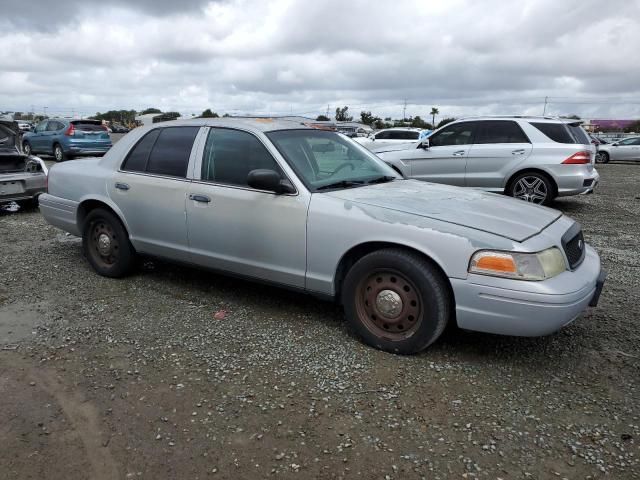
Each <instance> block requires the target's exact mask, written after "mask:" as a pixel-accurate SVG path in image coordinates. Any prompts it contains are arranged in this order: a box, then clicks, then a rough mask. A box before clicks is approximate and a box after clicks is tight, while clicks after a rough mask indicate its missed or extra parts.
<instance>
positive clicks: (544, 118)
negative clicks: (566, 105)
mask: <svg viewBox="0 0 640 480" xmlns="http://www.w3.org/2000/svg"><path fill="white" fill-rule="evenodd" d="M461 120H465V121H468V120H474V121H478V120H525V121H529V122H531V121H533V122H540V123H574V124H580V123H582V120H577V119H575V118H560V117H549V116H539V117H538V116H535V115H483V116H477V117H463V118H458V119H457V120H456V121H458V122H459V121H461Z"/></svg>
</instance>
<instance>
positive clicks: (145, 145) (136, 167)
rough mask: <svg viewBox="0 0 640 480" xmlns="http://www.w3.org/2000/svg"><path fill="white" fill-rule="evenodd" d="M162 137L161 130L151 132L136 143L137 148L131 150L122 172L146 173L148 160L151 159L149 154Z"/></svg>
mask: <svg viewBox="0 0 640 480" xmlns="http://www.w3.org/2000/svg"><path fill="white" fill-rule="evenodd" d="M158 135H160V129H155V130H151V131H150V132H149V133H147V134H146V135H145V136H144V137H142V139H141V140H139V141H138V143H136V145H135V147H133V148H132V149H131V151H130V152H129V155H127V158H126V159H125V160H124V163H123V164H122V170H127V171H129V172H144V171H145V168H146V166H147V160H148V159H149V153H151V149H152V148H153V144H154V143H156V140H157V139H158Z"/></svg>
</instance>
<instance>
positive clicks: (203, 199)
mask: <svg viewBox="0 0 640 480" xmlns="http://www.w3.org/2000/svg"><path fill="white" fill-rule="evenodd" d="M189 200H193V201H194V202H201V203H209V202H210V201H211V199H210V198H209V197H207V196H206V195H194V194H193V193H192V194H191V195H189Z"/></svg>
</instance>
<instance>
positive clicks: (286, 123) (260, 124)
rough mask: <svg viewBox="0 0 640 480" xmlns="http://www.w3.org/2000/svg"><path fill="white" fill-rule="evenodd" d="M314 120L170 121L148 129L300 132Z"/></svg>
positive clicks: (226, 118) (307, 127)
mask: <svg viewBox="0 0 640 480" xmlns="http://www.w3.org/2000/svg"><path fill="white" fill-rule="evenodd" d="M313 124H314V121H313V120H309V121H308V122H304V121H300V120H291V119H284V118H277V117H221V118H190V119H187V120H170V121H168V122H158V123H154V124H152V125H148V127H151V128H153V127H175V126H200V127H205V126H211V127H235V128H238V127H239V128H246V129H248V130H254V131H259V132H273V131H276V130H294V129H295V130H299V129H309V130H312V129H314V127H313V126H312V125H313Z"/></svg>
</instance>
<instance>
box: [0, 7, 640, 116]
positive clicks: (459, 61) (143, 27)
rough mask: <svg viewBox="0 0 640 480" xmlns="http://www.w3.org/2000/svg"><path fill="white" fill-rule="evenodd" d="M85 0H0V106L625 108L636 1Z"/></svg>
mask: <svg viewBox="0 0 640 480" xmlns="http://www.w3.org/2000/svg"><path fill="white" fill-rule="evenodd" d="M19 3H20V4H24V5H20V6H19V7H18V6H17V5H18V4H19ZM88 3H89V2H79V1H71V0H68V1H64V0H59V1H58V2H57V6H56V8H55V9H52V8H47V7H46V6H47V5H49V3H48V2H45V1H44V0H42V1H38V0H30V1H29V2H13V1H11V2H7V1H4V0H0V6H1V7H2V11H3V16H2V18H3V19H4V20H0V26H2V25H4V26H3V28H0V44H2V45H3V47H4V48H3V49H0V110H8V109H20V110H26V109H29V108H31V105H34V108H36V109H42V108H43V107H44V106H47V107H48V109H49V110H48V111H49V112H52V111H54V112H55V111H59V113H61V114H68V113H70V112H83V113H89V114H90V113H94V112H95V111H97V110H107V109H111V108H144V107H146V106H151V105H153V106H158V107H160V108H165V109H171V110H179V111H182V112H184V113H189V112H192V113H199V112H201V111H202V110H203V109H204V108H208V107H212V108H214V109H215V110H218V111H230V112H238V113H248V112H255V113H289V112H294V113H307V112H310V114H318V113H321V112H324V110H325V109H326V105H327V103H330V104H331V106H332V109H335V107H336V106H337V105H339V104H348V105H351V110H352V111H355V113H356V114H357V113H358V112H359V111H360V110H361V109H367V110H372V111H374V112H375V113H377V114H379V115H382V116H387V115H398V114H399V113H401V107H400V104H401V103H403V102H404V100H405V99H407V102H408V104H409V105H408V109H407V112H408V113H411V114H413V115H415V114H420V115H425V113H426V112H428V110H429V109H430V107H431V106H433V105H437V106H439V108H440V111H441V112H442V113H443V115H472V114H485V113H517V114H522V113H541V106H542V103H543V101H544V97H546V96H549V97H551V101H550V105H549V108H548V111H550V112H551V113H555V114H563V113H578V114H580V115H585V116H587V115H598V116H618V115H623V116H640V86H638V83H637V79H638V78H640V64H638V63H637V62H634V61H633V59H634V58H635V56H636V49H637V45H640V28H639V27H640V1H638V0H633V1H622V0H620V1H618V2H615V1H614V2H610V4H609V6H608V7H607V9H602V8H601V5H600V4H599V2H597V1H594V0H565V1H561V2H559V1H557V0H555V1H554V0H537V1H536V0H529V1H526V0H523V1H521V2H502V1H499V0H487V1H484V2H472V1H470V0H469V1H464V0H450V1H449V2H429V3H425V2H421V1H409V0H397V1H394V2H393V3H391V2H377V3H373V4H372V2H367V1H363V0H351V1H350V2H342V1H339V0H325V1H322V2H307V1H302V0H301V1H298V2H289V1H285V0H274V1H272V2H261V1H250V0H242V1H241V0H238V1H229V2H207V1H196V0H194V1H187V2H177V1H173V0H159V1H151V0H146V1H138V2H126V1H125V0H114V1H111V2H109V1H105V2H100V3H99V4H98V6H96V4H94V3H92V4H91V5H88ZM5 4H6V5H5ZM2 22H4V23H2Z"/></svg>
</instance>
